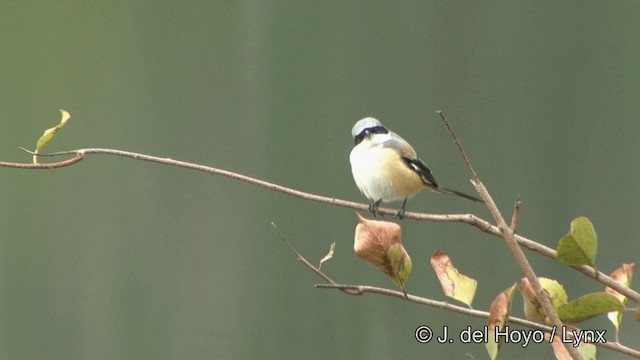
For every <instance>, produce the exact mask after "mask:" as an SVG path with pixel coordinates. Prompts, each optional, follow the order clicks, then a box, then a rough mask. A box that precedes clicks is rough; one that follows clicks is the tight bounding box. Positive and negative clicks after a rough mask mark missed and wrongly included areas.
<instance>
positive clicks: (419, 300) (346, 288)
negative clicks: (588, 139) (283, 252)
mask: <svg viewBox="0 0 640 360" xmlns="http://www.w3.org/2000/svg"><path fill="white" fill-rule="evenodd" d="M271 225H273V227H274V228H275V229H276V232H277V233H278V236H280V238H281V239H282V241H284V242H285V244H286V245H287V246H288V247H289V249H290V250H291V251H292V252H293V253H294V254H296V257H297V258H298V260H300V261H301V262H302V263H303V264H304V265H305V266H306V267H307V268H309V269H310V270H311V271H313V272H314V273H315V274H316V275H318V276H319V277H321V278H322V279H324V280H325V281H326V282H328V284H316V285H315V287H316V288H318V289H334V290H340V291H342V292H344V293H347V294H350V295H363V294H378V295H385V296H391V297H395V298H398V299H401V300H405V301H409V302H412V303H416V304H421V305H427V306H430V307H434V308H438V309H444V310H447V311H451V312H455V313H458V314H462V315H467V316H472V317H475V318H481V319H488V318H489V312H487V311H480V310H474V309H470V308H468V307H464V306H459V305H455V304H451V303H449V302H446V301H438V300H433V299H429V298H425V297H422V296H416V295H411V294H405V293H404V292H402V291H397V290H391V289H386V288H381V287H376V286H369V285H345V284H338V283H337V282H336V281H334V280H333V279H331V278H330V277H329V276H328V275H326V274H325V273H324V272H323V271H322V270H320V269H318V268H316V267H315V266H313V265H312V264H311V262H310V261H309V260H307V259H306V258H305V257H304V256H302V254H300V253H299V252H298V251H297V250H296V249H295V248H294V247H293V245H291V243H289V242H288V241H287V240H286V239H285V238H284V236H283V235H282V234H281V233H280V230H278V228H277V227H276V226H275V224H274V223H271ZM507 320H508V321H509V322H510V323H513V324H517V325H522V326H526V327H528V328H532V329H540V330H543V331H546V332H552V328H551V327H549V326H545V325H541V324H538V323H536V322H533V321H529V320H525V319H522V318H519V317H515V316H509V318H508V319H507ZM556 329H557V328H556ZM554 333H555V332H554ZM594 345H596V346H599V347H602V348H606V349H609V350H613V351H617V352H620V353H623V354H626V355H629V356H632V357H635V358H638V359H640V351H637V350H635V349H632V348H629V347H627V346H624V345H621V344H620V343H596V344H594Z"/></svg>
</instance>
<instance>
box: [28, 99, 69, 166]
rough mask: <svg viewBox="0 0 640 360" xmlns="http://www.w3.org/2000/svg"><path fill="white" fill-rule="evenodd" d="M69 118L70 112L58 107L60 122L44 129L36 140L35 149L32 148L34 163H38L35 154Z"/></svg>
mask: <svg viewBox="0 0 640 360" xmlns="http://www.w3.org/2000/svg"><path fill="white" fill-rule="evenodd" d="M70 118H71V114H69V113H68V112H67V111H65V110H63V109H60V123H58V125H56V126H54V127H52V128H49V129H47V130H45V131H44V133H43V134H42V136H40V138H39V139H38V141H37V142H36V149H35V150H34V155H33V163H34V164H37V163H38V156H37V155H35V154H38V152H39V151H40V150H42V148H43V147H44V146H45V145H47V143H49V141H51V139H53V137H54V136H55V135H56V133H57V132H58V131H60V129H62V128H63V127H64V126H65V124H66V123H67V120H69V119H70Z"/></svg>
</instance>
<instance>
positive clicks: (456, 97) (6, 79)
mask: <svg viewBox="0 0 640 360" xmlns="http://www.w3.org/2000/svg"><path fill="white" fill-rule="evenodd" d="M639 11H640V3H638V2H631V1H629V2H583V1H565V2H555V1H538V2H532V1H502V2H490V3H489V2H487V3H484V4H481V3H479V2H463V1H402V2H396V3H392V2H390V1H318V2H315V1H243V2H235V1H210V2H204V1H186V2H177V1H176V2H162V1H146V2H144V1H108V2H107V1H104V2H100V1H92V2H83V1H57V2H54V1H6V0H4V1H2V2H0V105H1V109H2V117H3V119H2V121H0V159H2V160H5V161H25V162H27V161H30V157H29V156H28V155H26V154H24V153H22V152H21V151H20V150H18V147H19V146H24V147H33V146H34V144H35V141H36V139H37V138H38V136H40V134H41V133H42V131H43V130H44V129H45V128H48V127H50V126H53V125H54V124H55V123H56V122H57V121H58V120H59V114H58V110H57V109H58V108H64V109H67V110H68V111H70V112H71V114H72V119H71V120H70V122H69V123H68V125H67V127H66V128H65V129H64V130H63V132H62V133H61V134H60V136H59V137H57V138H56V139H54V141H53V142H52V143H51V144H50V146H49V147H48V148H47V149H46V150H48V151H56V150H65V149H76V148H81V147H111V148H118V149H123V150H130V151H138V152H144V153H149V154H153V155H158V156H163V157H171V158H175V159H182V160H188V161H192V162H197V163H201V164H207V165H212V166H217V167H221V168H224V169H229V170H234V171H237V172H240V173H243V174H247V175H250V176H255V177H258V178H261V179H265V180H269V181H273V182H276V183H279V184H282V185H285V186H290V187H293V188H296V189H300V190H304V191H309V192H313V193H318V194H324V195H328V196H333V197H338V198H344V199H349V200H357V201H364V198H363V196H361V195H360V194H359V193H358V191H357V189H356V187H355V185H354V183H353V180H352V178H351V173H350V170H349V164H348V154H349V151H350V149H351V147H352V139H351V137H350V131H351V127H352V126H353V124H354V123H355V121H357V120H358V119H360V118H363V117H365V116H375V117H378V118H379V119H381V120H382V121H383V123H385V124H386V125H388V126H389V127H390V128H392V129H394V130H395V131H396V132H398V133H399V134H401V135H402V136H403V137H404V138H406V139H407V140H409V141H410V142H411V143H412V144H413V145H414V147H415V148H416V150H417V152H418V154H419V155H420V156H421V157H422V158H423V159H424V160H425V161H426V162H427V164H429V166H430V167H431V168H432V169H433V170H434V173H435V175H436V178H437V179H438V180H439V182H440V183H441V184H443V185H445V186H448V187H452V188H454V189H458V190H461V191H465V192H473V189H472V187H471V185H470V184H469V182H468V175H467V173H466V172H465V169H464V167H463V165H462V162H461V161H460V158H459V156H458V154H457V153H456V151H455V149H454V146H453V145H452V143H451V140H450V139H449V137H448V135H447V133H446V131H445V130H444V128H443V126H442V125H441V124H440V123H439V121H438V120H437V117H436V115H435V111H436V110H443V111H444V112H445V114H446V115H447V116H448V117H449V119H450V121H451V122H452V123H453V125H454V127H455V129H456V130H457V131H458V134H459V136H460V137H461V138H462V140H463V142H464V145H465V146H466V150H467V151H468V153H469V155H470V157H471V160H472V161H473V162H474V164H475V166H476V168H477V170H478V172H479V174H480V176H481V178H482V179H483V180H484V182H485V184H486V185H487V187H488V188H489V191H490V192H491V193H492V195H493V196H494V199H495V200H496V201H497V203H498V204H499V206H501V208H502V209H503V211H504V213H505V214H506V215H507V216H510V215H509V214H510V209H511V207H512V204H513V201H514V200H515V198H516V196H518V195H520V196H521V199H522V200H523V201H524V206H523V210H522V219H521V224H520V228H519V232H520V233H521V234H523V235H525V236H528V237H530V238H532V239H535V240H538V241H540V242H542V243H544V244H547V245H549V246H552V247H554V246H555V244H556V242H557V240H558V239H559V238H560V237H561V236H562V235H563V234H564V233H566V232H567V230H568V228H569V223H570V221H571V220H572V219H573V218H575V217H577V216H581V215H584V216H587V217H589V218H590V219H591V220H592V221H593V223H594V224H595V227H596V231H597V232H598V235H599V239H600V247H599V249H598V250H599V251H598V258H597V264H598V266H599V268H600V269H601V270H602V271H604V272H607V273H608V272H610V271H612V270H613V269H615V268H616V267H618V266H619V265H620V264H621V263H623V262H637V261H638V260H639V256H638V254H640V242H639V241H638V239H637V230H638V227H637V222H636V221H637V216H638V213H639V211H640V192H639V191H638V189H637V184H638V183H639V182H640V170H639V169H638V157H639V154H640V142H639V141H638V130H639V129H640V121H639V120H640V95H639V94H640V41H638V38H639V37H638V36H639V35H640V22H639V21H638V16H637V15H638V13H639ZM0 184H1V186H0V202H1V204H2V206H0V358H2V359H35V358H40V359H45V358H46V359H178V358H192V359H214V358H215V359H242V358H270V359H301V358H315V359H324V358H326V359H328V358H341V359H390V358H450V359H463V358H470V357H471V358H475V359H484V358H487V355H486V352H485V348H484V346H483V345H462V344H459V343H456V344H453V345H440V344H435V343H432V344H418V343H417V342H416V341H415V340H414V335H413V333H414V330H415V329H416V327H418V326H420V325H430V326H432V327H433V328H435V329H441V328H442V326H445V325H447V326H449V331H450V332H459V331H461V330H462V329H464V328H465V327H466V326H467V325H471V326H473V327H481V326H482V325H483V324H484V321H483V320H481V319H471V318H468V317H464V316H461V315H458V314H453V313H447V312H444V311H440V310H438V309H433V308H426V307H422V306H419V305H416V304H409V303H405V302H402V301H399V300H397V299H392V298H386V297H381V296H375V295H371V296H362V297H351V296H347V295H344V294H342V293H339V292H336V291H330V290H317V289H314V288H313V284H315V283H319V282H321V279H319V278H317V277H316V276H315V275H314V274H312V273H311V272H310V271H308V270H307V269H306V268H304V267H303V266H302V265H301V264H300V263H298V262H297V261H296V259H295V257H294V256H293V255H292V253H291V252H290V250H289V249H287V248H286V247H285V246H284V245H283V243H282V241H281V240H280V239H279V238H278V236H277V235H276V234H275V232H274V230H273V228H272V227H271V225H270V223H271V222H275V223H276V224H277V225H278V227H279V228H280V230H281V232H282V233H283V234H284V236H285V237H286V238H287V239H288V240H289V241H290V242H291V243H292V244H293V245H294V246H295V247H296V248H297V249H298V250H299V251H300V252H301V253H303V254H304V255H306V256H308V257H309V258H310V259H313V260H316V259H320V258H321V257H322V256H323V255H324V254H325V253H326V251H327V249H328V248H329V245H330V244H331V243H332V242H334V241H335V242H336V243H337V249H336V254H335V256H334V259H333V260H331V261H330V262H328V263H326V264H325V265H324V267H323V268H324V269H325V270H326V272H327V273H328V274H329V275H331V276H333V277H334V278H335V279H336V280H338V281H341V282H344V283H357V284H373V285H379V286H385V287H394V285H393V283H392V282H391V281H390V280H389V279H388V278H386V277H385V276H384V275H383V274H382V273H380V272H378V271H377V270H376V269H374V268H373V267H372V266H370V265H369V264H366V263H364V262H363V261H361V260H360V259H358V258H357V257H356V256H355V255H354V254H353V250H352V246H353V229H354V226H355V225H356V217H355V215H354V213H353V211H352V210H348V209H343V208H337V207H332V206H328V205H325V204H319V203H313V202H309V201H303V200H300V199H297V198H293V197H290V196H286V195H282V194H279V193H274V192H270V191H267V190H265V189H262V188H257V187H254V186H251V185H247V184H245V183H241V182H238V181H233V180H230V179H227V178H222V177H216V176H208V175H205V174H202V173H196V172H193V171H187V170H184V169H177V168H170V167H164V166H158V165H154V164H148V163H143V162H136V161H132V160H130V159H124V158H115V157H106V156H95V157H91V158H89V159H87V160H85V161H83V162H82V163H80V164H78V165H77V166H73V167H70V168H65V169H59V170H53V171H24V170H16V169H6V168H1V169H0ZM409 210H411V211H422V212H436V213H466V212H472V213H475V214H477V215H479V216H481V217H483V218H486V219H488V218H489V214H488V213H487V211H486V210H485V209H484V208H482V207H481V206H478V205H475V204H472V203H469V202H467V201H463V200H459V199H456V198H451V197H447V196H442V195H437V194H430V193H427V194H420V195H419V196H417V197H416V198H415V199H413V201H411V202H410V203H409ZM402 225H403V234H404V242H405V246H406V248H407V249H408V251H409V252H410V253H411V255H412V258H413V262H414V271H413V274H412V276H411V278H410V279H409V285H408V287H409V291H410V292H411V293H415V294H418V295H423V296H428V297H431V298H434V299H441V300H444V299H446V298H445V297H444V296H443V295H442V294H441V291H440V289H439V285H437V283H436V277H435V275H434V274H433V273H432V271H431V268H430V266H429V264H428V258H429V256H430V255H431V254H432V253H433V252H434V251H436V250H443V251H447V252H449V254H450V255H451V257H452V259H453V261H454V262H455V263H456V265H457V266H458V268H459V269H460V270H461V271H463V272H465V273H467V274H469V275H471V276H474V277H475V278H477V279H478V281H479V290H478V295H477V296H476V299H475V301H474V307H475V308H478V309H486V308H487V307H488V306H489V304H490V303H491V300H492V298H493V297H494V296H495V294H497V293H498V292H500V291H502V290H503V289H505V288H506V287H508V286H510V285H511V284H512V283H513V282H515V281H517V280H518V279H519V278H520V277H521V273H520V270H519V269H518V268H517V266H516V264H515V261H514V260H513V259H512V257H511V256H510V254H509V252H508V250H507V249H506V247H505V246H504V244H503V243H502V241H500V240H498V239H497V238H494V237H491V236H488V235H486V234H483V233H480V232H479V231H477V230H476V229H474V228H471V227H469V226H465V225H460V224H445V223H428V222H427V223H419V222H416V221H412V220H405V221H403V222H402ZM527 254H528V255H529V256H530V261H531V262H532V264H533V266H534V267H535V268H536V269H537V271H538V273H539V275H541V276H548V277H553V278H556V279H558V280H559V281H561V282H563V283H564V285H565V288H566V289H567V291H568V293H569V296H570V297H572V298H574V297H577V296H579V295H581V294H583V293H586V292H591V291H601V290H602V287H601V286H600V285H599V284H597V283H595V282H594V281H591V280H589V279H587V278H585V277H583V276H582V275H580V274H579V273H577V272H575V271H573V270H568V269H566V267H564V266H561V265H558V264H555V263H554V262H552V261H550V260H548V259H546V258H541V257H540V256H537V255H535V254H532V253H530V252H528V253H527ZM635 288H637V285H636V286H635ZM513 312H514V314H516V315H521V314H522V308H521V298H520V296H519V295H518V296H517V297H516V299H515V302H514V306H513ZM582 327H584V328H593V329H607V330H608V333H607V337H608V338H609V339H612V338H613V327H612V325H611V324H610V323H609V322H608V321H607V320H606V319H605V318H604V317H601V318H598V319H594V320H591V321H589V322H587V323H584V324H582ZM639 334H640V326H639V325H638V323H635V322H634V321H633V320H632V319H631V318H630V317H627V318H626V319H625V321H624V322H623V326H622V332H621V336H620V339H621V341H622V342H623V343H626V344H631V345H633V344H638V343H640V335H639ZM599 355H600V358H601V359H618V358H623V357H622V356H621V355H619V354H616V353H612V352H609V351H604V350H600V352H599ZM551 356H552V352H551V350H550V348H549V347H548V346H547V345H532V346H530V347H529V348H527V349H522V347H520V346H519V345H517V344H512V345H506V346H505V347H504V348H503V350H502V354H501V358H504V359H510V358H516V357H517V358H519V359H536V358H550V357H551Z"/></svg>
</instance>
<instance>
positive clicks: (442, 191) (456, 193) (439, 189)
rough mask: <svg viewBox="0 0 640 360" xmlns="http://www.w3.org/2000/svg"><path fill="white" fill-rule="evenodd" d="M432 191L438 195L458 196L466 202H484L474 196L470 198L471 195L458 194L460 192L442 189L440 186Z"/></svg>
mask: <svg viewBox="0 0 640 360" xmlns="http://www.w3.org/2000/svg"><path fill="white" fill-rule="evenodd" d="M433 190H435V191H437V192H439V193H443V194H447V195H455V196H460V197H461V198H465V199H467V200H471V201H475V202H481V203H483V202H484V200H482V199H480V198H477V197H475V196H471V195H468V194H465V193H463V192H460V191H456V190H451V189H447V188H444V187H441V186H438V187H437V188H435V189H433Z"/></svg>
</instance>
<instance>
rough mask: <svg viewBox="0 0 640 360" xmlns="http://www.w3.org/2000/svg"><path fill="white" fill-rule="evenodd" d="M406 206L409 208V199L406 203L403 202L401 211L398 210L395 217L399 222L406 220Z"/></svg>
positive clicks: (405, 200)
mask: <svg viewBox="0 0 640 360" xmlns="http://www.w3.org/2000/svg"><path fill="white" fill-rule="evenodd" d="M406 206H407V198H405V199H404V201H403V202H402V207H401V208H400V210H398V212H397V213H396V215H395V216H394V217H395V218H397V219H398V220H402V219H404V213H405V212H406V209H405V208H406Z"/></svg>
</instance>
